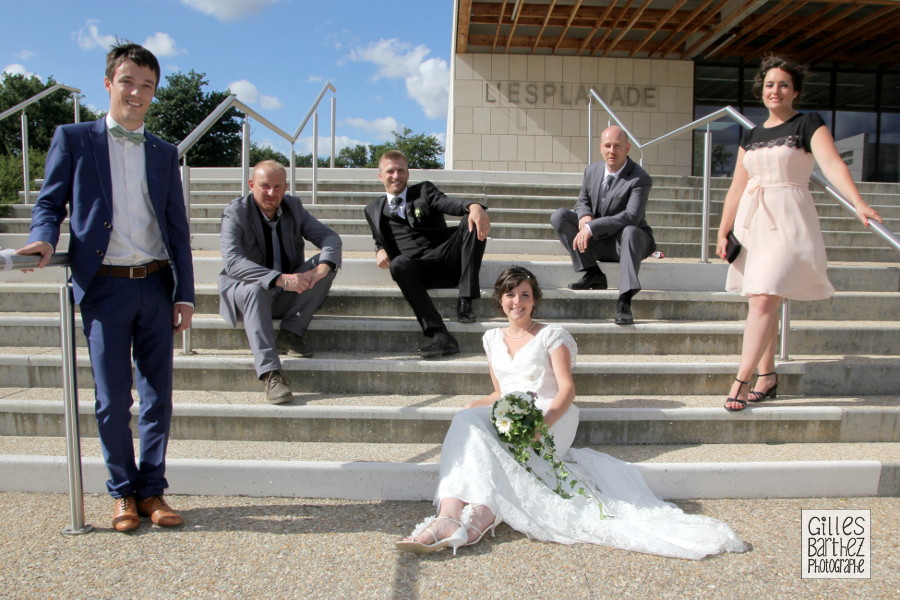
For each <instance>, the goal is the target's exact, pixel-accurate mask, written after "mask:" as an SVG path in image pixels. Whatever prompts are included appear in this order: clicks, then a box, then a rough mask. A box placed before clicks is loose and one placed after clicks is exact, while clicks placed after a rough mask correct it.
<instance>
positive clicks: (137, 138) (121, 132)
mask: <svg viewBox="0 0 900 600" xmlns="http://www.w3.org/2000/svg"><path fill="white" fill-rule="evenodd" d="M109 132H110V133H111V134H113V137H118V138H125V139H126V140H128V141H129V142H133V143H135V144H143V143H144V134H143V133H138V132H137V131H128V130H127V129H125V128H123V127H120V126H119V125H113V126H112V127H110V128H109Z"/></svg>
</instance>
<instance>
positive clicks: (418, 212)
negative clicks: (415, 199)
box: [413, 207, 422, 219]
mask: <svg viewBox="0 0 900 600" xmlns="http://www.w3.org/2000/svg"><path fill="white" fill-rule="evenodd" d="M413 216H414V217H415V218H417V219H421V218H422V209H421V208H418V207H417V208H416V209H415V210H414V211H413Z"/></svg>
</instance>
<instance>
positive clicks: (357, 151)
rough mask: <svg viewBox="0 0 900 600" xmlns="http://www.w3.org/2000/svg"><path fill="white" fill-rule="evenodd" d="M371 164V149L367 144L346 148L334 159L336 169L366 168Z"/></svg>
mask: <svg viewBox="0 0 900 600" xmlns="http://www.w3.org/2000/svg"><path fill="white" fill-rule="evenodd" d="M368 162H369V148H368V146H366V145H365V144H357V145H355V146H346V147H344V148H341V149H340V150H339V151H338V154H337V156H336V157H335V159H334V165H335V166H336V167H343V168H351V169H357V168H362V167H365V166H366V165H367V164H368Z"/></svg>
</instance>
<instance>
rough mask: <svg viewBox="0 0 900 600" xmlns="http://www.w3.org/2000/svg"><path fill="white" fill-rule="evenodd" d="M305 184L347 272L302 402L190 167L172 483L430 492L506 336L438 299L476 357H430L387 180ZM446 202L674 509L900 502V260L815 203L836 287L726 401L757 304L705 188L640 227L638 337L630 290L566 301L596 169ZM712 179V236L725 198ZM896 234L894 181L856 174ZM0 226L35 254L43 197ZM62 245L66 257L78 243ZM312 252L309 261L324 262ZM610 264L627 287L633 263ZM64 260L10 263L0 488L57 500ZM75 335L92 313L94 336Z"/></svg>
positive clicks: (194, 489)
mask: <svg viewBox="0 0 900 600" xmlns="http://www.w3.org/2000/svg"><path fill="white" fill-rule="evenodd" d="M307 175H308V173H306V172H303V171H301V172H299V173H298V177H300V178H301V179H302V182H303V183H302V184H299V185H298V192H299V194H300V195H301V197H303V198H304V201H305V204H306V205H307V207H308V208H309V209H310V210H311V211H312V212H313V213H314V214H316V215H317V216H318V217H319V218H320V219H322V220H323V221H325V222H326V223H329V224H330V225H331V226H332V227H334V228H335V229H336V230H337V231H338V232H339V233H341V235H342V237H343V238H344V242H345V265H344V268H343V269H342V271H341V272H340V273H339V275H338V278H337V279H336V281H335V285H334V287H333V289H332V293H331V295H330V297H329V300H328V301H327V302H326V305H325V306H324V307H323V309H322V311H321V312H320V313H319V315H318V316H317V317H316V318H315V319H314V321H313V324H312V326H311V330H310V332H309V334H308V341H309V344H310V345H311V346H312V347H313V348H314V349H315V351H316V355H315V357H314V358H312V359H305V360H304V359H288V360H286V361H285V368H286V370H287V372H288V375H289V377H290V379H291V382H292V388H293V389H294V390H295V392H298V393H297V397H296V399H295V401H294V403H292V404H288V405H284V406H269V405H267V404H266V403H265V402H264V400H263V394H262V386H261V384H260V383H259V382H258V381H257V380H256V378H255V376H254V374H253V369H252V358H251V356H250V353H249V350H248V349H247V345H246V339H245V337H244V334H243V331H242V330H235V329H231V328H229V327H227V326H226V325H225V324H224V322H223V321H222V320H221V318H219V317H218V315H217V312H218V300H217V294H216V289H215V276H216V274H217V273H218V271H219V269H220V268H221V258H220V256H219V255H218V235H217V232H218V222H219V217H220V215H221V211H222V209H223V208H224V206H225V204H226V203H227V202H228V201H230V200H231V199H233V198H234V197H236V196H237V195H239V193H240V185H239V173H238V172H237V171H236V170H212V169H209V170H207V169H195V170H194V171H193V172H192V185H193V190H192V197H191V203H192V204H191V215H192V229H193V231H194V232H195V235H194V247H195V250H196V254H195V269H196V279H197V289H198V302H197V308H196V315H195V320H194V328H193V333H192V338H191V339H192V345H193V351H194V352H193V353H192V354H190V355H183V354H181V353H179V354H177V355H176V357H175V364H176V370H175V387H176V389H177V392H176V399H175V402H176V410H175V418H174V424H173V439H172V442H171V445H170V451H169V456H170V466H169V475H170V477H169V479H170V484H171V486H172V487H171V490H172V491H173V493H194V494H241V495H267V496H279V495H284V496H294V495H296V496H305V497H339V498H352V499H357V498H358V499H371V498H387V499H426V498H430V497H431V494H432V493H433V489H434V485H435V479H436V463H437V461H439V458H440V442H441V440H442V438H443V434H444V432H445V431H446V428H447V426H448V423H449V420H450V419H451V418H452V416H453V414H454V413H455V412H456V410H458V409H459V407H461V406H462V405H463V404H465V402H467V401H468V400H470V399H473V398H476V397H478V396H479V395H481V394H484V393H487V392H488V391H489V390H490V381H489V378H488V376H487V364H486V361H485V359H484V356H483V353H482V350H481V343H480V338H481V335H482V334H483V333H484V331H486V330H487V329H488V328H491V327H497V326H501V325H502V324H503V321H502V320H501V319H500V315H499V313H498V312H496V311H495V310H494V309H493V308H492V307H491V305H490V302H489V301H488V300H486V299H485V300H481V301H480V302H477V303H476V312H477V314H478V317H479V322H477V323H474V324H459V323H456V322H455V321H453V320H452V319H453V317H454V316H455V315H454V314H453V310H454V300H455V291H454V290H438V291H435V292H434V295H435V296H436V297H437V304H438V307H439V309H440V310H441V311H442V313H443V314H444V315H445V316H446V317H447V318H448V319H450V321H449V323H448V326H449V328H450V330H451V331H452V332H453V334H454V335H455V336H457V338H458V339H459V341H460V344H461V346H462V348H463V353H462V354H461V355H459V356H457V357H453V358H451V359H450V360H438V361H422V360H419V359H418V358H417V357H416V356H415V354H414V350H415V348H416V347H417V345H418V344H420V343H421V342H422V341H423V339H424V338H422V337H421V334H420V332H419V330H418V326H417V325H416V323H415V320H414V319H413V318H412V317H411V312H410V310H409V309H408V307H407V306H406V303H405V301H404V300H403V298H402V296H401V295H400V293H399V291H398V290H397V289H396V286H395V285H394V284H393V282H392V281H391V280H390V277H389V275H388V274H387V273H385V272H384V271H381V270H379V269H377V268H375V266H374V262H373V244H372V240H371V236H370V235H369V233H368V229H367V227H366V225H365V221H364V219H363V217H362V206H363V205H364V204H365V203H366V202H367V201H368V200H369V199H371V197H372V196H373V195H374V194H376V193H378V190H379V184H378V181H377V178H376V175H375V172H374V171H373V170H334V171H332V170H322V171H320V177H322V179H321V180H320V182H319V185H318V197H317V201H316V203H315V204H313V203H312V202H311V201H310V200H309V197H310V194H309V191H308V188H309V185H308V181H309V179H308V177H307ZM426 177H427V178H429V179H432V180H433V181H435V182H436V183H437V184H438V185H439V186H440V187H441V188H442V189H444V190H445V191H446V192H447V193H448V194H451V195H457V196H465V197H474V198H478V199H480V200H483V201H485V202H486V203H487V204H488V205H489V206H490V207H491V215H492V220H493V223H494V227H493V230H492V236H493V237H492V239H491V240H490V242H489V246H488V253H487V256H486V260H485V264H484V267H483V269H482V288H483V290H485V293H486V294H487V293H489V290H490V288H491V286H492V284H493V280H494V278H495V277H496V274H497V273H498V272H499V271H500V270H502V269H503V268H504V267H506V266H508V265H509V264H512V263H516V264H522V265H525V266H527V267H529V268H531V269H532V270H533V271H534V272H535V273H536V275H537V276H538V279H539V280H540V281H541V283H542V285H543V287H544V290H545V301H544V304H543V305H542V306H541V310H540V318H541V319H543V320H547V321H553V322H557V323H560V324H561V325H563V326H564V327H566V328H567V329H568V330H569V331H570V332H571V333H572V334H573V335H574V336H575V338H576V340H577V342H578V344H579V351H580V355H579V362H578V365H577V367H576V370H575V379H576V386H577V389H578V394H579V396H578V400H577V402H578V404H579V405H580V406H581V408H582V423H581V426H580V429H579V432H578V438H577V440H576V446H591V447H595V448H597V449H599V450H601V451H605V452H608V453H610V454H613V455H614V456H617V457H620V458H623V459H625V460H631V461H634V462H637V463H638V464H639V465H640V466H641V468H642V470H643V471H644V473H645V475H646V476H647V478H648V481H649V482H650V484H651V486H652V487H654V488H655V489H656V490H657V491H658V492H659V493H661V494H662V495H664V496H666V497H669V498H700V497H807V496H857V495H864V496H865V495H898V494H900V444H898V442H900V393H898V390H900V350H898V348H900V346H898V343H897V340H898V339H900V338H898V332H900V310H898V309H900V265H898V262H897V259H898V256H897V253H896V251H894V250H891V249H889V248H888V247H887V246H885V245H883V244H881V243H880V241H879V240H878V239H877V238H876V236H874V235H872V234H870V233H868V232H866V231H865V230H864V229H863V228H862V227H861V225H859V223H858V222H856V221H855V220H854V219H853V217H852V216H850V215H845V213H843V212H842V211H843V209H840V208H839V207H837V206H836V205H834V206H832V205H830V204H828V203H827V201H823V202H825V203H824V204H820V206H819V209H820V215H821V216H822V222H823V229H824V230H825V232H826V233H825V236H826V242H827V244H828V245H829V249H828V250H829V257H830V258H831V260H832V261H833V263H832V266H831V267H830V269H829V275H830V277H831V279H832V281H833V282H834V284H835V287H836V288H837V289H838V293H837V294H836V295H835V296H834V298H832V299H831V300H828V301H822V302H813V303H792V305H791V333H790V354H791V360H789V361H785V362H781V363H780V364H779V365H778V371H779V375H780V383H779V388H778V391H779V398H778V400H777V401H774V402H768V403H765V404H760V405H751V409H750V410H747V411H744V412H743V413H737V414H731V413H727V412H726V411H724V410H723V409H722V402H723V401H724V394H725V392H726V391H727V389H728V387H729V384H730V381H731V380H732V378H733V376H734V373H735V371H736V365H737V359H738V353H739V351H740V342H741V335H742V331H743V330H742V326H743V322H742V320H743V318H744V316H745V313H746V304H745V302H744V301H743V299H742V298H740V297H738V296H735V295H733V294H728V293H725V292H723V291H721V290H722V287H723V282H724V276H725V270H726V266H725V265H724V264H722V263H721V261H716V260H714V261H713V264H700V263H699V261H698V258H699V255H700V245H699V240H700V232H699V228H700V216H699V213H700V200H699V196H700V192H699V182H698V181H697V180H695V179H693V178H686V177H684V178H680V177H658V178H656V181H655V187H654V190H653V193H652V195H651V206H650V209H649V210H650V213H649V215H648V220H649V222H650V223H651V225H652V226H653V227H654V231H655V232H656V234H657V240H658V242H659V246H660V250H662V251H663V252H664V253H665V255H666V258H664V259H653V258H651V259H648V260H647V261H645V263H644V265H643V267H642V281H643V283H644V287H645V291H643V292H642V293H641V294H640V295H638V296H637V298H636V299H635V301H634V312H635V318H636V321H637V324H636V325H635V326H634V327H618V326H616V325H614V324H612V319H611V317H612V315H613V312H614V307H615V298H616V295H617V292H616V291H615V290H609V291H592V292H577V293H576V292H572V291H570V290H568V289H565V285H566V284H567V283H569V282H570V281H572V280H573V279H574V274H573V272H572V270H571V266H570V264H569V262H568V259H567V258H566V257H565V256H564V254H563V252H562V249H561V248H560V247H559V242H558V241H556V240H555V239H554V237H553V232H552V229H551V228H550V226H549V214H550V212H552V210H554V209H556V208H557V207H560V206H566V207H571V205H572V204H573V203H574V198H575V197H576V196H577V193H578V188H579V185H580V179H581V176H580V174H560V175H546V174H540V175H537V174H508V173H488V172H484V173H481V172H443V171H439V172H429V173H415V172H414V173H413V174H412V177H411V180H414V181H418V180H420V179H422V178H426ZM728 183H729V182H728V181H727V180H719V181H716V182H715V184H714V198H715V200H714V208H713V215H714V216H713V218H712V219H711V220H712V223H711V225H712V226H713V227H712V232H713V235H712V236H711V238H714V231H715V226H716V224H717V219H718V217H717V214H718V208H717V207H716V203H718V204H720V203H721V200H722V198H723V197H724V193H725V190H726V189H727V185H728ZM863 193H864V195H865V196H866V197H867V198H868V199H869V200H870V201H871V203H872V204H873V205H874V206H876V207H877V209H878V210H879V211H880V212H881V214H882V215H883V216H885V217H886V219H887V220H886V224H887V225H888V227H890V228H891V229H892V230H894V231H898V230H900V202H898V198H900V189H898V187H897V186H890V185H885V184H864V185H863ZM14 212H15V214H14V215H13V217H12V218H10V219H4V220H0V246H5V247H17V246H18V245H21V244H22V243H24V239H23V238H24V236H25V233H23V231H27V221H28V212H29V207H27V206H17V207H15V209H14ZM60 249H63V248H62V247H61V248H60ZM311 250H313V249H311ZM604 268H605V270H607V271H608V273H609V274H610V281H611V282H614V281H615V280H616V278H615V272H616V269H617V265H606V266H605V267H604ZM61 279H62V270H60V269H47V270H44V271H42V272H39V273H32V274H22V273H2V274H0V489H2V490H18V491H64V490H65V489H66V484H65V468H64V458H63V456H64V448H65V444H64V440H63V438H62V437H61V436H62V435H63V425H62V402H61V398H62V392H61V389H60V372H61V367H60V365H61V358H60V352H59V348H58V343H59V331H58V328H59V327H58V317H57V315H56V311H57V310H58V299H57V298H58V288H59V285H60V281H61ZM79 325H80V323H79ZM77 339H78V344H79V351H78V354H79V355H78V361H77V367H78V386H79V391H80V399H81V411H80V412H81V415H82V417H81V420H80V423H81V430H82V434H83V436H84V441H83V448H84V453H85V488H86V490H88V491H97V492H102V491H103V489H104V487H103V481H104V480H105V477H106V474H105V470H104V468H103V465H102V460H101V459H100V458H99V456H100V454H99V445H98V443H97V440H96V437H95V436H96V425H95V422H94V417H93V408H92V399H93V398H92V391H93V390H92V382H91V375H90V369H89V363H88V360H87V355H86V352H85V350H84V341H83V339H82V335H81V333H80V329H79V332H78V335H77Z"/></svg>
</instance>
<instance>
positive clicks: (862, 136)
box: [833, 111, 877, 181]
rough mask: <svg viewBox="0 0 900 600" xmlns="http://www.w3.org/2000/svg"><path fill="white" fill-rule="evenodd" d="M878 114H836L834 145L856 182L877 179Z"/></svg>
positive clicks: (846, 112) (844, 112)
mask: <svg viewBox="0 0 900 600" xmlns="http://www.w3.org/2000/svg"><path fill="white" fill-rule="evenodd" d="M876 116H877V115H876V114H875V113H871V112H852V111H838V112H837V113H836V114H835V118H834V121H835V124H834V131H833V133H834V143H835V145H836V146H837V149H838V152H839V153H840V155H841V158H843V159H844V162H846V163H847V166H848V167H849V168H850V174H851V175H852V176H853V179H854V180H855V181H873V180H874V179H875V166H876V156H875V134H876V132H877V121H876Z"/></svg>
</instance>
